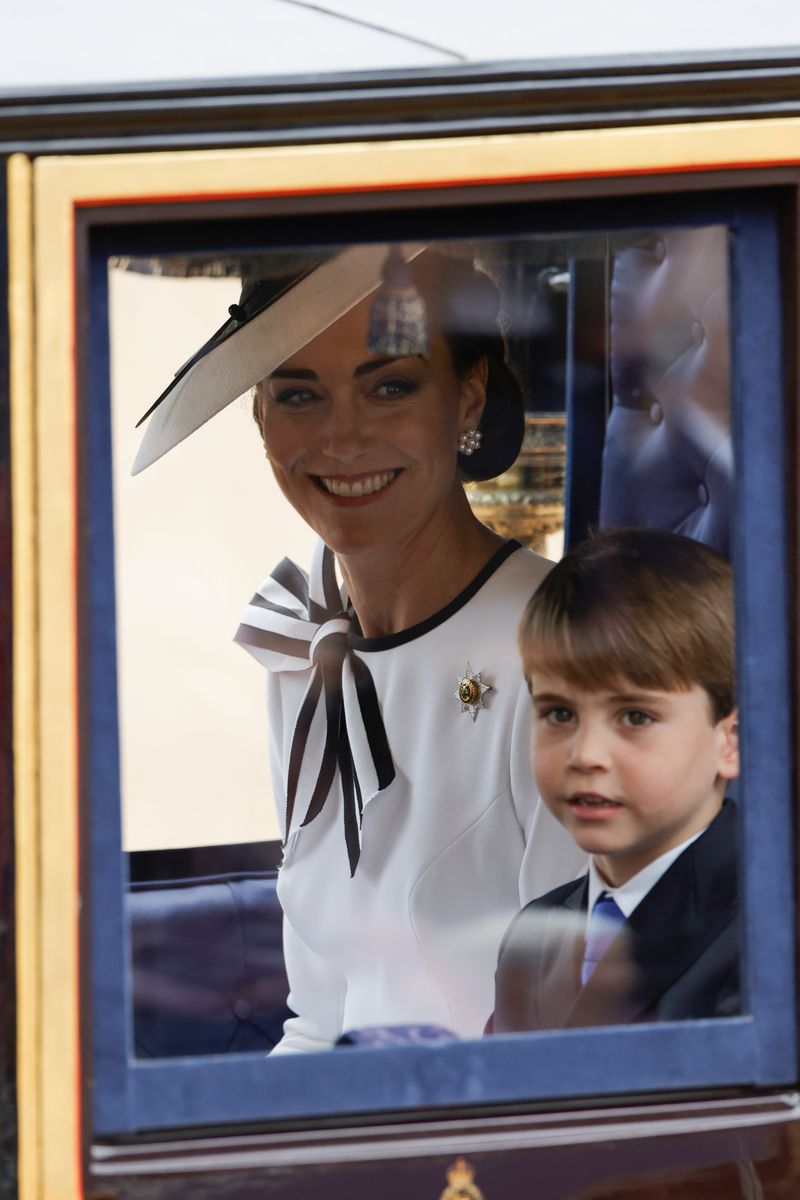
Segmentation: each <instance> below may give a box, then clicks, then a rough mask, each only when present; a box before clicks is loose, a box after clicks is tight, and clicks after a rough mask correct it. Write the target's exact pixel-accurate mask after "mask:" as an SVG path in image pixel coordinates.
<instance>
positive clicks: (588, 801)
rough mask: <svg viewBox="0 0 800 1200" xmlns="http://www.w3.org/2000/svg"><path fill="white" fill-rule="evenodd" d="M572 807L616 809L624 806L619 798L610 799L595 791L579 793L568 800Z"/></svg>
mask: <svg viewBox="0 0 800 1200" xmlns="http://www.w3.org/2000/svg"><path fill="white" fill-rule="evenodd" d="M567 803H568V804H569V806H570V808H578V809H593V810H597V809H616V808H622V805H621V804H620V803H619V801H618V800H609V798H608V797H607V796H598V795H596V794H595V793H593V792H589V793H578V794H576V795H574V796H570V797H569V798H568V800H567Z"/></svg>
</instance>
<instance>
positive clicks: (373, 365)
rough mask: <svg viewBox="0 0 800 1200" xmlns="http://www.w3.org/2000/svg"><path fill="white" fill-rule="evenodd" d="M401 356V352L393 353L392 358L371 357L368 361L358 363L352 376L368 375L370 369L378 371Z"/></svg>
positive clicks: (357, 377)
mask: <svg viewBox="0 0 800 1200" xmlns="http://www.w3.org/2000/svg"><path fill="white" fill-rule="evenodd" d="M402 357H403V355H402V354H395V355H394V357H393V358H371V359H370V360H369V362H363V363H360V364H359V365H358V366H357V367H356V369H355V371H353V378H354V379H360V378H361V376H362V375H369V373H370V371H380V369H381V367H388V366H391V364H392V363H394V362H399V361H400V359H401V358H402Z"/></svg>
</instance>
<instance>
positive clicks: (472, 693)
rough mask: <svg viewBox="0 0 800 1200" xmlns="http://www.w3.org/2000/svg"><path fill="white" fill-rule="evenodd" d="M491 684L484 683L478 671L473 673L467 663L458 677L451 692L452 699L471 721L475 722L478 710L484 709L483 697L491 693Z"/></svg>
mask: <svg viewBox="0 0 800 1200" xmlns="http://www.w3.org/2000/svg"><path fill="white" fill-rule="evenodd" d="M491 690H492V687H491V684H488V683H484V682H483V680H482V679H481V673H480V671H473V669H472V667H471V666H470V664H469V663H467V666H466V670H465V671H464V672H463V674H462V675H461V676H460V677H459V680H458V686H457V687H456V690H455V691H454V692H453V699H454V700H457V701H458V702H459V704H460V705H461V711H462V712H465V713H469V715H470V716H471V717H472V719H473V721H475V720H477V717H478V712H479V711H480V709H482V708H485V707H486V705H485V704H484V702H483V697H484V696H485V695H486V693H487V692H491Z"/></svg>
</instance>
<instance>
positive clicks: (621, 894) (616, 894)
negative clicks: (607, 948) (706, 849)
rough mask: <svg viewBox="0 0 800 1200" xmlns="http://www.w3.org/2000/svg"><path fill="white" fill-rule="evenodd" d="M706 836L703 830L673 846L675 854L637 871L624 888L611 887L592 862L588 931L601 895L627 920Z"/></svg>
mask: <svg viewBox="0 0 800 1200" xmlns="http://www.w3.org/2000/svg"><path fill="white" fill-rule="evenodd" d="M704 833H705V829H701V830H700V832H699V833H696V834H695V835H694V837H690V838H687V839H686V841H685V842H681V844H680V845H679V846H673V847H672V849H671V850H667V851H666V852H665V853H664V854H660V855H659V856H658V858H654V859H653V861H652V862H651V863H648V864H647V866H646V867H642V869H641V871H637V873H636V874H635V875H633V876H632V877H631V878H630V879H629V880H628V882H627V883H623V884H622V885H621V886H620V887H617V888H613V887H609V885H608V884H607V883H606V881H605V880H604V879H603V877H602V875H601V874H600V872H599V871H598V869H597V867H596V866H595V864H594V858H592V859H590V860H589V903H588V906H587V909H586V923H587V927H588V923H589V917H590V916H591V913H592V909H593V908H594V904H595V901H596V900H597V897H598V896H599V895H600V893H601V892H605V893H606V894H607V895H609V896H611V898H612V899H613V900H614V901H615V902H616V904H617V907H618V908H619V909H620V911H621V912H622V914H623V916H624V917H625V919H626V920H627V919H628V917H629V916H630V915H631V913H632V912H633V910H634V909H635V908H636V907H637V905H639V904H641V902H642V900H644V898H645V896H646V895H647V893H648V892H649V891H650V890H651V889H652V888H654V887H655V885H656V884H657V883H658V881H659V879H660V878H661V876H662V875H664V874H666V872H667V871H668V870H669V868H670V867H671V866H672V864H673V863H674V862H675V859H676V858H678V857H679V856H680V855H681V854H683V852H684V850H686V849H687V848H688V847H689V846H691V844H692V842H696V841H697V839H698V838H699V837H700V836H701V835H702V834H704Z"/></svg>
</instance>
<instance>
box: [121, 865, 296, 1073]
mask: <svg viewBox="0 0 800 1200" xmlns="http://www.w3.org/2000/svg"><path fill="white" fill-rule="evenodd" d="M275 877H276V873H275V872H274V871H264V872H252V873H248V874H247V875H221V876H212V877H206V878H190V879H185V880H168V881H161V882H155V883H139V884H133V885H132V886H131V889H130V891H129V893H128V897H127V913H128V919H129V929H130V937H131V970H132V977H131V992H132V998H133V1022H134V1043H135V1053H136V1055H137V1057H140V1058H162V1057H168V1056H174V1055H182V1054H192V1055H194V1054H223V1053H227V1052H231V1051H245V1050H261V1051H264V1052H267V1051H269V1050H270V1049H272V1047H273V1046H274V1045H275V1043H276V1042H277V1041H278V1039H279V1038H280V1036H281V1033H282V1031H283V1022H284V1020H285V1019H286V1017H287V1016H289V1015H291V1014H290V1012H289V1009H288V1008H287V1007H286V996H287V993H288V984H287V981H286V971H285V968H284V964H283V939H282V932H281V909H280V905H279V904H278V899H277V896H276V894H275Z"/></svg>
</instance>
